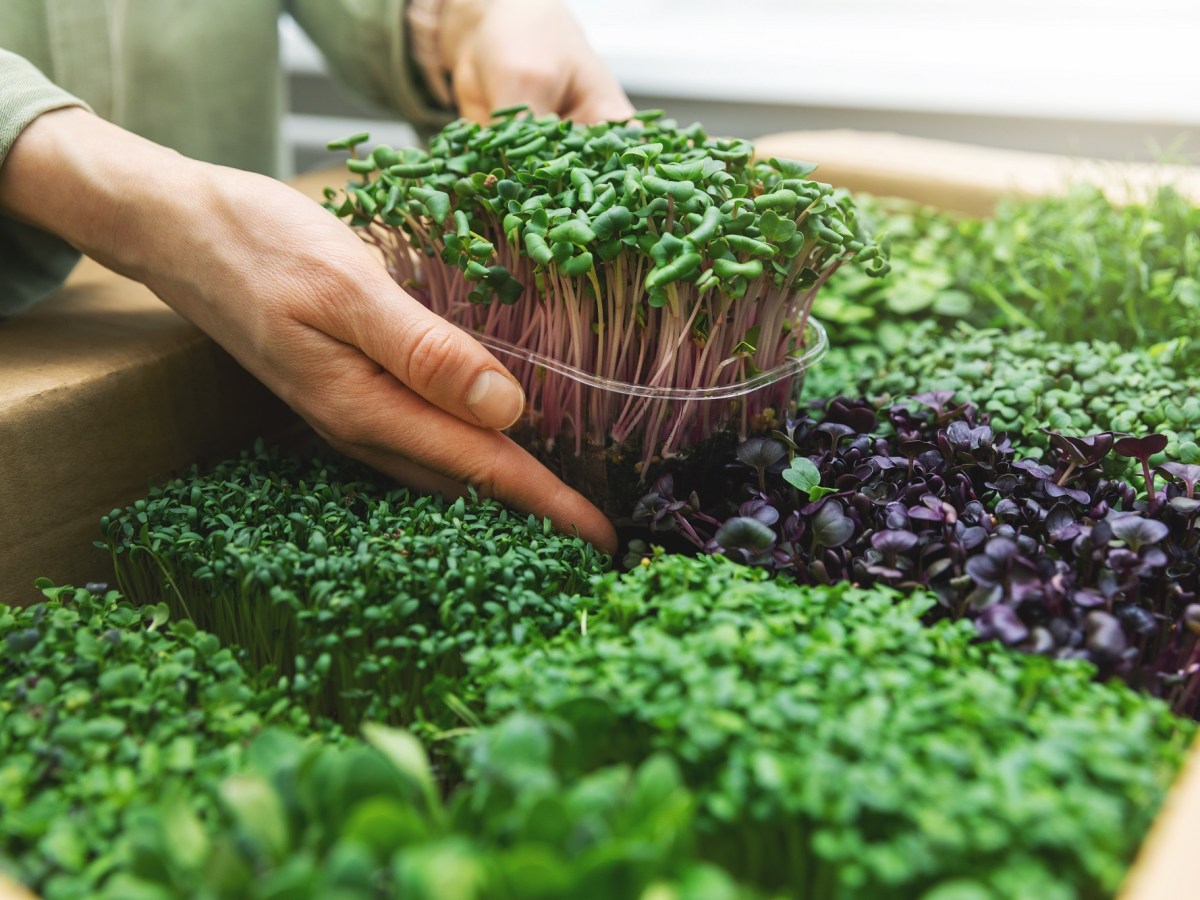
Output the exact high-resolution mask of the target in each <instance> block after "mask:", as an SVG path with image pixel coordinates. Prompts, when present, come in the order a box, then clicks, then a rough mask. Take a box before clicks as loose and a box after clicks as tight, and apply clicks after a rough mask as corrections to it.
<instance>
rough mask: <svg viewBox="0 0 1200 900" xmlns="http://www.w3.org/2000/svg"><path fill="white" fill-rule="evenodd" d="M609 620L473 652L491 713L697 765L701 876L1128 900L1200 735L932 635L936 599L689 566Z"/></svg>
mask: <svg viewBox="0 0 1200 900" xmlns="http://www.w3.org/2000/svg"><path fill="white" fill-rule="evenodd" d="M591 602H592V604H593V613H592V615H591V616H589V619H588V627H587V631H586V634H585V633H582V632H581V631H580V630H573V631H568V632H562V633H561V634H559V635H557V636H556V637H554V638H552V639H550V640H549V641H548V642H547V643H546V644H545V645H542V646H537V647H532V648H496V649H494V650H483V649H478V650H475V651H472V654H471V655H472V657H474V658H475V663H476V664H477V665H478V666H480V667H481V669H482V668H484V667H490V668H491V672H490V674H489V675H488V676H487V678H486V679H485V680H484V682H483V683H484V685H485V688H486V689H485V691H484V693H483V696H482V697H481V698H479V699H478V700H477V705H478V706H479V707H480V708H481V709H486V711H487V712H486V715H488V716H494V715H496V714H498V713H499V712H503V711H507V710H514V709H528V710H533V711H537V712H541V713H543V714H546V715H550V716H554V717H558V718H561V719H563V720H564V721H566V722H567V723H568V724H570V725H572V727H574V728H576V729H577V730H578V731H579V732H580V733H586V734H588V735H590V739H588V740H586V741H579V742H577V743H576V744H574V745H573V746H572V747H571V748H570V750H569V753H570V756H569V757H568V758H567V763H568V764H571V765H573V766H574V768H575V769H576V770H577V771H579V772H581V773H582V772H587V771H590V770H592V769H593V768H594V767H597V766H605V765H611V764H612V763H614V762H626V763H635V762H636V761H638V760H641V759H644V758H646V757H647V756H648V755H650V754H652V753H661V754H665V755H667V756H669V757H671V758H673V759H675V760H676V761H677V763H678V765H679V766H680V768H681V770H682V772H683V775H684V780H685V781H686V782H687V784H688V785H689V786H690V787H691V788H692V790H693V791H694V792H695V794H696V798H697V801H698V803H699V823H698V824H699V836H700V841H701V844H700V855H701V858H704V859H709V860H713V861H716V862H719V863H720V864H722V865H723V866H725V867H726V868H727V869H728V871H729V872H730V873H731V874H733V875H734V877H737V878H744V879H746V880H747V881H749V882H751V883H753V884H755V885H758V886H760V887H763V888H766V889H768V890H778V891H782V892H784V893H785V894H786V896H789V897H794V898H800V900H804V898H824V897H845V898H859V897H862V898H866V897H882V896H889V897H892V896H905V897H909V896H926V893H925V892H926V891H933V890H936V889H939V888H940V889H942V890H943V891H944V892H945V894H944V895H945V896H971V897H975V896H1014V897H1015V896H1026V897H1028V896H1036V897H1064V898H1066V897H1077V896H1103V895H1108V894H1111V893H1112V892H1113V891H1115V890H1116V888H1117V887H1118V885H1119V884H1120V883H1121V881H1122V879H1123V878H1124V875H1125V871H1126V867H1127V865H1128V863H1129V861H1130V860H1131V859H1132V856H1133V854H1134V852H1135V850H1136V849H1137V847H1138V844H1139V842H1140V840H1141V837H1142V835H1143V834H1144V833H1145V831H1146V829H1147V827H1148V825H1149V823H1150V822H1151V820H1152V817H1153V815H1154V812H1155V810H1156V809H1157V807H1158V805H1159V804H1160V802H1161V800H1162V797H1163V795H1164V792H1165V790H1166V789H1167V787H1168V786H1169V784H1170V782H1171V779H1172V777H1173V776H1174V774H1175V772H1176V770H1177V768H1178V766H1179V764H1180V762H1181V760H1182V759H1183V757H1184V755H1185V752H1186V747H1187V741H1188V739H1189V738H1190V737H1191V736H1192V734H1193V733H1194V731H1195V726H1194V725H1193V724H1191V723H1188V722H1186V721H1184V720H1180V719H1177V718H1175V717H1173V716H1172V715H1171V714H1170V712H1169V711H1168V709H1167V707H1166V705H1165V704H1163V703H1161V702H1160V701H1158V700H1155V699H1153V698H1149V697H1145V696H1142V695H1138V694H1135V693H1134V692H1133V691H1131V690H1129V689H1128V688H1126V687H1125V686H1124V685H1122V684H1119V683H1113V684H1107V685H1106V684H1099V683H1097V682H1096V681H1095V680H1094V677H1093V676H1094V670H1093V669H1092V667H1091V666H1090V665H1088V664H1086V663H1084V662H1082V661H1061V660H1050V659H1046V658H1043V657H1037V656H1022V655H1017V654H1012V653H1010V652H1008V651H1006V650H1005V649H1004V648H1003V647H1001V646H1000V645H999V644H996V643H992V642H984V643H981V642H979V641H978V640H977V638H976V635H975V630H974V628H973V627H972V626H971V625H970V624H969V623H967V622H949V621H943V622H939V623H937V624H935V625H933V626H932V627H929V626H926V625H924V624H923V622H922V619H923V617H924V616H925V615H926V614H927V613H928V612H929V611H930V609H931V608H932V607H933V606H934V604H935V603H936V600H935V598H933V597H932V596H930V595H929V594H927V593H925V592H922V591H917V592H914V593H912V594H909V595H907V596H901V595H900V594H898V593H897V592H895V591H892V590H889V589H886V588H875V589H870V590H866V589H860V588H855V587H851V586H850V585H848V584H845V583H842V584H839V585H835V586H818V587H797V586H792V585H788V584H786V583H784V582H783V581H782V580H771V579H769V577H768V574H767V573H766V572H763V571H761V570H754V569H749V568H746V567H743V566H736V565H733V564H731V563H729V562H728V561H726V560H722V559H719V558H712V557H706V558H698V559H689V558H686V557H680V556H674V557H661V558H657V559H654V560H653V561H649V562H648V564H647V565H645V566H639V567H637V568H635V569H634V570H633V571H632V572H630V573H628V574H626V575H623V576H621V577H619V578H618V577H616V576H609V577H607V578H606V579H604V580H603V582H602V583H601V585H600V586H599V587H598V589H597V592H596V596H595V598H594V600H593V601H591ZM929 896H932V894H930V895H929Z"/></svg>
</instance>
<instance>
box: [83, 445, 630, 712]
mask: <svg viewBox="0 0 1200 900" xmlns="http://www.w3.org/2000/svg"><path fill="white" fill-rule="evenodd" d="M102 527H103V529H104V533H105V537H106V542H105V546H106V547H107V548H108V549H109V551H110V552H111V554H112V558H113V562H114V565H115V569H116V575H117V583H118V585H119V586H120V588H121V590H122V591H123V592H124V593H125V594H126V596H128V597H130V598H131V599H133V600H135V601H137V602H141V603H148V602H155V601H156V600H158V599H159V598H162V599H163V600H165V602H166V604H167V606H168V607H169V608H170V609H171V612H172V614H173V615H176V616H182V617H187V618H190V619H191V620H192V621H194V622H196V623H197V624H198V625H199V626H200V627H202V628H205V629H208V630H211V631H212V632H213V633H214V634H216V635H217V636H218V637H220V638H221V639H222V640H223V641H226V642H229V643H231V644H236V645H237V646H239V647H241V648H243V650H244V651H245V653H246V654H247V662H248V664H249V665H250V666H251V667H253V668H254V669H255V670H268V671H270V672H272V673H275V674H276V675H278V676H280V677H282V678H283V679H284V681H285V682H286V684H287V685H288V690H289V691H290V693H291V695H292V696H293V697H294V698H295V699H296V700H297V701H299V702H302V703H303V704H304V705H305V706H306V707H307V708H308V709H309V710H310V711H311V712H312V714H314V715H317V716H323V717H329V718H335V719H337V720H338V721H340V722H343V723H346V724H348V725H349V726H351V728H357V725H358V723H359V722H361V721H362V720H363V719H364V718H370V719H372V720H374V721H379V722H391V723H405V724H408V725H410V726H413V725H415V724H416V723H417V722H420V721H423V720H424V719H425V717H426V716H432V717H433V718H434V719H437V720H439V721H442V722H443V723H444V722H445V721H446V717H447V715H448V712H447V707H446V706H445V704H444V703H436V704H431V703H426V702H425V698H426V695H429V696H433V695H435V694H438V693H440V692H443V691H451V690H452V689H453V687H454V684H455V681H456V679H457V678H459V677H460V676H461V675H462V673H463V663H462V658H463V654H464V653H465V652H466V651H467V650H468V649H470V648H471V647H472V646H474V645H475V644H484V645H494V644H500V643H503V644H511V645H514V646H521V645H523V644H525V643H526V642H528V641H530V640H532V639H533V638H534V637H535V634H536V632H537V630H538V629H548V630H551V631H554V630H559V629H562V628H565V627H568V626H571V625H574V624H575V620H574V599H573V594H574V593H575V592H577V591H580V590H586V589H587V585H588V579H589V577H590V576H591V575H592V574H595V573H597V572H599V571H601V570H602V569H603V567H604V566H605V563H606V557H605V555H604V554H602V553H599V552H597V551H596V550H595V549H593V548H592V546H591V545H590V544H587V543H585V542H584V541H582V540H580V539H579V538H574V537H567V536H564V535H560V534H558V533H556V532H554V531H553V530H552V529H551V528H550V526H549V523H548V522H543V521H538V520H535V519H534V518H532V517H527V516H522V515H518V514H516V513H513V512H510V511H509V510H507V509H505V508H503V507H501V506H500V505H499V504H497V503H495V502H492V501H480V500H472V501H471V502H467V501H466V500H462V499H460V500H456V501H454V502H444V501H442V500H441V499H439V498H435V497H429V496H421V495H416V494H413V493H410V492H408V491H406V490H402V489H396V488H388V487H385V486H383V485H381V484H380V483H379V481H378V480H376V479H375V478H374V477H373V476H372V475H370V474H369V473H367V472H366V471H365V470H362V469H360V468H358V467H355V466H353V465H349V464H347V463H346V462H345V461H344V460H343V461H340V462H339V461H333V460H326V459H321V458H316V459H313V460H311V461H307V462H306V461H304V460H302V459H299V458H296V457H289V456H284V455H281V454H278V453H268V452H267V451H265V450H264V449H263V448H262V447H261V446H260V447H259V448H257V449H256V450H255V451H254V452H249V453H244V454H243V455H242V456H241V457H240V458H238V459H235V460H230V461H228V462H226V463H224V464H222V465H220V466H217V467H216V468H215V469H214V470H213V471H212V472H210V473H207V474H204V475H201V474H200V473H199V472H193V473H192V475H191V476H189V477H187V478H179V479H176V480H174V481H171V482H169V483H167V484H165V485H163V486H162V487H160V488H157V489H155V490H154V491H153V492H152V493H151V494H150V496H149V497H147V498H146V499H145V500H141V501H139V502H138V503H136V504H134V505H133V506H132V507H130V508H129V509H127V510H125V511H123V512H122V511H115V512H114V513H113V515H111V516H107V517H105V519H104V521H103V522H102Z"/></svg>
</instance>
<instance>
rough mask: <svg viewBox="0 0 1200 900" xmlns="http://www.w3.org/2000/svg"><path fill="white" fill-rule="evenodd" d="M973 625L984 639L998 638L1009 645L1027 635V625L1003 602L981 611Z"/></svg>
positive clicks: (1019, 641)
mask: <svg viewBox="0 0 1200 900" xmlns="http://www.w3.org/2000/svg"><path fill="white" fill-rule="evenodd" d="M975 626H976V627H977V628H978V629H979V636H980V637H982V638H983V639H984V640H998V641H1000V643H1002V644H1004V645H1006V646H1009V647H1011V646H1013V645H1015V644H1019V643H1021V642H1022V641H1024V640H1025V639H1026V638H1027V637H1029V627H1028V626H1027V625H1026V624H1025V623H1024V622H1022V621H1021V617H1020V616H1018V615H1017V614H1016V612H1015V611H1014V610H1013V608H1012V607H1011V606H1006V605H1005V604H1003V603H995V604H992V605H991V606H989V607H988V608H987V609H985V610H984V611H983V612H981V613H980V614H979V618H978V619H976V620H975Z"/></svg>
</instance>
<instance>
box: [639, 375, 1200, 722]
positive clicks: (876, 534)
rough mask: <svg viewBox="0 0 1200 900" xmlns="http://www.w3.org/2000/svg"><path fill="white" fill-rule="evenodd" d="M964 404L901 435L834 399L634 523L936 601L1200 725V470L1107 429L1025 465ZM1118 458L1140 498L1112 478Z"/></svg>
mask: <svg viewBox="0 0 1200 900" xmlns="http://www.w3.org/2000/svg"><path fill="white" fill-rule="evenodd" d="M951 396H952V394H951V392H949V391H946V392H941V393H930V394H921V395H918V396H917V397H916V398H915V400H914V401H913V402H911V403H904V404H897V405H895V406H892V407H890V408H888V409H886V410H885V412H886V415H887V418H888V425H889V426H890V427H889V428H888V431H889V432H890V434H889V436H887V437H880V436H876V432H877V431H879V429H878V427H877V426H878V422H877V419H876V414H875V411H874V410H873V408H872V407H870V406H869V405H858V404H854V403H852V402H847V401H844V400H834V401H831V402H830V403H829V404H828V405H827V406H826V408H825V409H824V410H823V411H822V412H823V415H822V421H821V422H819V423H818V422H817V421H816V420H815V419H813V418H810V417H801V418H798V419H789V420H787V421H786V422H785V423H783V426H782V428H781V429H780V430H779V431H776V432H774V433H773V434H771V435H765V436H758V437H752V438H750V439H748V440H746V441H745V442H743V443H742V444H740V445H739V446H738V447H737V448H736V450H735V452H734V454H733V456H734V458H733V459H732V460H731V462H730V472H729V477H728V479H727V480H726V481H724V482H723V483H722V482H713V481H708V482H705V483H691V482H689V481H686V480H681V481H680V482H678V483H677V482H676V480H675V478H674V477H673V476H672V475H669V474H668V475H664V476H663V477H661V478H660V479H659V481H658V482H657V483H656V484H655V485H654V488H653V490H652V491H651V492H650V493H648V494H647V495H646V496H645V497H644V498H643V499H642V501H641V502H640V504H639V506H638V509H637V511H636V512H635V515H634V518H635V519H638V520H640V521H643V522H646V523H648V524H649V526H650V528H651V531H652V532H653V533H659V534H661V533H665V532H678V533H679V534H680V535H682V536H683V537H684V538H686V539H687V540H688V541H690V542H691V543H692V544H693V545H694V546H695V547H697V548H699V549H701V550H703V551H705V552H708V553H720V554H724V555H727V556H730V557H732V558H734V559H738V560H740V561H743V562H746V563H749V564H751V565H754V566H759V567H763V568H766V569H769V570H772V571H777V572H780V573H785V574H786V575H788V576H789V577H791V578H795V579H797V580H799V581H802V582H805V583H810V584H823V583H829V582H837V581H853V582H854V583H856V584H875V583H878V584H887V585H893V586H897V587H902V588H906V589H912V588H925V589H929V590H932V591H934V592H935V593H936V595H937V597H938V607H937V610H936V617H954V618H959V617H970V618H972V619H974V620H975V621H976V623H977V625H978V628H979V632H980V634H981V635H982V636H984V637H988V638H996V639H999V640H1000V641H1002V642H1003V643H1005V644H1008V645H1010V646H1014V647H1018V648H1021V649H1024V650H1027V651H1030V652H1034V653H1044V654H1050V655H1053V656H1056V657H1059V658H1075V657H1083V658H1086V659H1089V660H1090V661H1092V662H1093V663H1095V664H1096V665H1097V667H1098V669H1099V671H1100V673H1101V674H1102V675H1105V676H1107V675H1110V674H1114V673H1115V674H1120V675H1122V676H1124V677H1126V678H1127V679H1129V680H1130V681H1131V682H1133V683H1134V684H1138V685H1141V686H1143V687H1145V688H1147V689H1149V690H1151V691H1152V692H1154V693H1156V694H1160V695H1162V696H1164V697H1166V698H1168V699H1169V700H1170V702H1171V704H1172V706H1173V707H1174V708H1175V710H1176V711H1177V712H1179V713H1180V714H1183V715H1189V716H1197V715H1200V666H1197V663H1198V662H1200V527H1198V522H1200V493H1198V492H1197V484H1198V483H1200V465H1185V464H1183V463H1178V462H1168V463H1165V464H1163V465H1162V466H1160V467H1159V468H1158V469H1157V471H1156V470H1154V469H1151V468H1150V466H1149V462H1148V460H1149V459H1150V458H1151V457H1152V456H1153V455H1155V454H1156V453H1158V452H1160V451H1161V450H1162V449H1163V446H1164V444H1165V443H1166V438H1165V437H1163V436H1162V435H1148V436H1145V437H1127V438H1123V439H1121V440H1116V439H1115V438H1114V436H1113V435H1112V434H1111V433H1108V432H1104V433H1100V434H1096V435H1090V436H1087V437H1081V438H1072V437H1066V436H1064V435H1062V434H1059V433H1052V434H1050V435H1049V440H1050V444H1051V447H1052V454H1051V456H1050V461H1049V462H1037V461H1035V460H1030V459H1021V458H1019V457H1018V456H1017V455H1016V454H1015V453H1014V451H1013V450H1012V447H1011V444H1010V443H1009V441H1008V440H1007V439H1006V438H1004V437H1003V436H1001V435H997V434H996V433H995V432H994V431H993V430H992V428H991V427H990V426H989V425H987V424H986V423H984V422H980V421H979V420H978V418H977V414H976V411H975V410H974V409H973V408H971V407H969V406H956V405H955V404H954V403H953V402H952V400H951ZM1110 453H1116V454H1118V455H1121V456H1125V457H1131V458H1133V459H1135V460H1137V461H1138V463H1139V464H1140V465H1142V466H1143V467H1144V472H1145V475H1144V476H1143V477H1144V478H1145V481H1144V483H1143V484H1141V485H1138V486H1135V485H1133V484H1130V483H1127V482H1123V481H1119V480H1111V479H1109V478H1106V477H1105V476H1104V474H1103V471H1102V469H1101V466H1100V463H1101V462H1102V461H1103V459H1104V458H1105V457H1106V456H1108V455H1109V454H1110ZM1139 488H1140V489H1141V491H1144V493H1145V496H1144V497H1139V493H1140V490H1139ZM639 549H641V548H639ZM633 555H634V556H635V557H636V555H637V549H635V551H634V554H633Z"/></svg>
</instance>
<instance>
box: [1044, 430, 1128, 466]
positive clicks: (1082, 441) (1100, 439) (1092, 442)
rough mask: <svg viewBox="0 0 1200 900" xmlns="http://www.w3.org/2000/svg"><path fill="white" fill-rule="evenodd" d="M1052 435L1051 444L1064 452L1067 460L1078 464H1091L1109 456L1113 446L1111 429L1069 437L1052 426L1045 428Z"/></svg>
mask: <svg viewBox="0 0 1200 900" xmlns="http://www.w3.org/2000/svg"><path fill="white" fill-rule="evenodd" d="M1042 431H1044V432H1045V433H1046V434H1048V435H1050V446H1052V447H1053V448H1054V449H1055V450H1057V451H1058V452H1059V453H1060V454H1062V457H1063V459H1065V460H1067V462H1071V463H1074V464H1075V465H1077V466H1091V465H1095V464H1096V463H1098V462H1100V460H1102V459H1104V457H1106V456H1108V451H1109V450H1111V449H1112V446H1113V434H1112V432H1111V431H1102V432H1100V433H1099V434H1089V435H1087V436H1085V437H1068V436H1067V435H1065V434H1060V433H1059V432H1057V431H1054V430H1053V429H1050V428H1043V429H1042Z"/></svg>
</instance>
